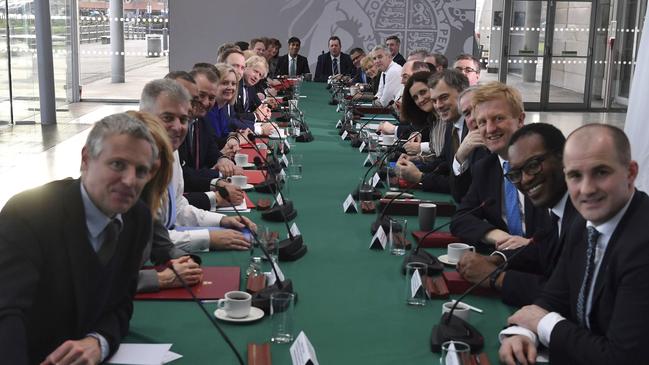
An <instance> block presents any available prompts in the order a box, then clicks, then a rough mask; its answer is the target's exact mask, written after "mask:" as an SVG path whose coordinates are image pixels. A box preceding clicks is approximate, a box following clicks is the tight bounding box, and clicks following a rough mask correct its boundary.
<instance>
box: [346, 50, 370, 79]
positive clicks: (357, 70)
mask: <svg viewBox="0 0 649 365" xmlns="http://www.w3.org/2000/svg"><path fill="white" fill-rule="evenodd" d="M349 56H350V57H351V58H352V64H353V65H354V72H353V73H352V81H353V82H358V83H361V84H367V82H368V80H369V77H367V74H366V73H365V71H363V68H362V67H361V61H362V60H363V58H365V51H364V50H363V49H362V48H359V47H356V48H352V50H351V51H349Z"/></svg>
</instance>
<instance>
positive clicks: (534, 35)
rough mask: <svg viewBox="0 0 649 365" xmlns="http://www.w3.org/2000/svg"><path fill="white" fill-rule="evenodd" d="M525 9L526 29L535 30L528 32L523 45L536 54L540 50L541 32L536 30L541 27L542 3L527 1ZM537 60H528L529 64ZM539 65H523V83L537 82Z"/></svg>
mask: <svg viewBox="0 0 649 365" xmlns="http://www.w3.org/2000/svg"><path fill="white" fill-rule="evenodd" d="M526 4H527V6H526V8H525V28H526V29H528V28H531V29H533V30H526V31H525V37H524V39H523V44H524V45H525V49H526V50H532V51H534V53H537V52H538V49H539V34H540V33H541V32H539V31H537V30H536V29H537V28H539V27H540V26H541V2H540V1H526ZM534 60H537V58H536V57H535V58H528V62H529V61H532V62H534ZM537 66H538V64H537V63H524V64H523V81H524V82H534V81H536V67H537Z"/></svg>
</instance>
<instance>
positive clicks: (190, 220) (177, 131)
mask: <svg viewBox="0 0 649 365" xmlns="http://www.w3.org/2000/svg"><path fill="white" fill-rule="evenodd" d="M189 98H190V97H189V94H188V93H187V91H186V90H185V89H184V88H183V87H182V86H180V85H179V84H178V83H176V82H174V81H171V80H153V81H150V82H149V83H147V84H146V85H145V86H144V89H143V90H142V96H141V97H140V110H141V111H144V112H147V113H150V114H153V115H155V116H157V117H158V118H160V120H161V121H162V122H163V123H164V126H165V129H166V130H167V134H168V136H169V139H170V141H171V145H172V148H173V150H174V154H173V156H174V162H173V175H172V179H171V183H170V184H169V195H170V196H171V200H172V201H173V202H174V203H175V204H173V205H171V206H170V205H169V204H161V205H160V207H161V208H160V209H161V212H160V213H159V217H160V219H161V221H162V223H163V224H164V225H165V227H167V229H168V230H169V235H170V237H171V240H172V242H174V244H175V245H176V247H178V248H180V249H182V250H185V251H187V252H200V251H206V250H208V249H210V248H211V249H236V250H246V249H248V248H250V242H249V240H247V239H246V237H245V236H244V235H243V234H242V233H241V232H239V231H236V230H234V229H242V228H244V227H245V226H248V227H254V224H252V222H251V221H250V220H249V219H247V218H245V217H244V220H243V222H242V221H240V219H239V218H238V217H226V216H224V215H222V214H218V213H214V212H210V211H207V210H203V209H199V208H197V207H194V206H192V205H190V204H189V203H188V201H187V199H186V198H185V197H184V196H183V193H184V185H185V183H184V179H183V170H182V167H181V161H180V158H179V155H178V149H179V147H180V145H181V144H182V141H184V140H185V137H186V135H187V126H188V119H189V108H190V104H189ZM218 183H219V179H218V178H216V180H215V179H212V182H211V185H214V188H215V189H216V186H217V185H218ZM237 192H238V193H239V194H241V200H243V193H241V192H240V191H239V189H237V188H232V189H228V193H229V194H228V195H229V196H230V197H231V200H233V199H234V196H235V194H236V193H237ZM208 193H209V192H208ZM208 193H206V195H209V194H208ZM213 199H214V200H216V199H217V196H216V195H214V196H213ZM212 205H213V206H214V205H215V202H214V204H212ZM173 211H175V214H174V213H173ZM218 226H220V227H225V228H234V229H219V230H216V229H209V228H212V227H218Z"/></svg>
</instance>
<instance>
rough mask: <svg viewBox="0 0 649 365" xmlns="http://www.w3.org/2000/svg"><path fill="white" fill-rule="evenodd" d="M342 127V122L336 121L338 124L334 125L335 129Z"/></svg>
mask: <svg viewBox="0 0 649 365" xmlns="http://www.w3.org/2000/svg"><path fill="white" fill-rule="evenodd" d="M342 125H343V121H342V120H340V119H338V123H336V128H340V127H342Z"/></svg>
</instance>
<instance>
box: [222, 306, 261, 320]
mask: <svg viewBox="0 0 649 365" xmlns="http://www.w3.org/2000/svg"><path fill="white" fill-rule="evenodd" d="M214 315H215V316H216V318H218V319H220V320H222V321H226V322H238V323H245V322H253V321H256V320H258V319H261V318H263V317H264V311H263V310H261V309H259V308H257V307H250V314H248V317H243V318H230V317H228V315H227V314H225V310H224V309H217V310H215V311H214Z"/></svg>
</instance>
